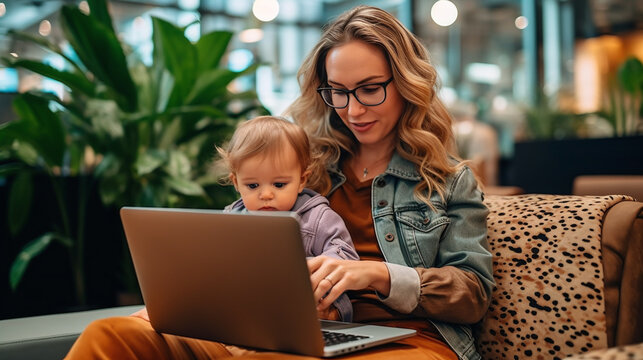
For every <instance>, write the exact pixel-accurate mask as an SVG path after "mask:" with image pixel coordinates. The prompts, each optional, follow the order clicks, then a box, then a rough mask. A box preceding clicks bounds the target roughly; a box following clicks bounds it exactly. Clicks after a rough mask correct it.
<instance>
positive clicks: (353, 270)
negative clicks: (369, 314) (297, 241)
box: [308, 256, 391, 312]
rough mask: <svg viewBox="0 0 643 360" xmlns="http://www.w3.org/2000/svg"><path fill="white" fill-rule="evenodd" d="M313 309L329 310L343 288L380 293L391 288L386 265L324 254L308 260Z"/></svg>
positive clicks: (385, 294) (384, 293)
mask: <svg viewBox="0 0 643 360" xmlns="http://www.w3.org/2000/svg"><path fill="white" fill-rule="evenodd" d="M308 271H309V272H310V282H311V283H312V286H313V292H314V296H315V301H317V303H318V305H317V311H318V312H323V311H326V310H327V309H329V307H330V305H331V304H332V303H333V301H335V300H337V298H338V297H339V296H340V295H341V294H342V293H343V292H344V291H346V290H362V289H367V288H368V289H373V290H376V291H377V292H379V293H380V294H382V295H384V296H388V294H389V291H390V290H391V279H390V277H389V273H388V268H387V267H386V265H385V264H384V263H383V262H380V261H366V260H339V259H334V258H330V257H327V256H317V257H314V258H309V259H308Z"/></svg>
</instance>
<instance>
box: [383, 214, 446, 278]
mask: <svg viewBox="0 0 643 360" xmlns="http://www.w3.org/2000/svg"><path fill="white" fill-rule="evenodd" d="M438 211H439V210H438ZM395 218H396V220H397V223H398V224H399V232H400V236H401V237H402V240H403V241H402V243H403V244H404V246H405V247H406V255H407V256H408V258H409V260H410V261H411V264H410V265H412V266H414V267H425V268H428V267H431V266H433V264H434V262H435V257H436V255H437V251H438V246H439V244H440V238H441V237H442V233H443V232H444V230H445V229H446V228H447V226H448V225H449V223H450V220H449V218H448V217H447V216H446V215H443V213H442V212H441V211H439V212H438V213H436V212H433V211H431V209H430V208H429V207H428V206H426V205H424V204H420V205H417V206H413V207H405V208H400V209H397V210H396V212H395Z"/></svg>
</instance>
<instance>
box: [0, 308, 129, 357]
mask: <svg viewBox="0 0 643 360" xmlns="http://www.w3.org/2000/svg"><path fill="white" fill-rule="evenodd" d="M141 307H142V305H135V306H121V307H115V308H108V309H100V310H90V311H79V312H74V313H65V314H55V315H43V316H32V317H25V318H17V319H8V320H0V359H21V360H22V359H24V360H32V359H33V360H39V359H62V358H63V357H64V356H65V355H66V354H67V352H68V351H69V349H70V348H71V345H72V344H73V343H74V341H76V338H78V335H80V333H81V332H82V331H83V330H84V329H85V327H86V326H87V325H88V324H89V323H90V322H92V321H94V320H97V319H102V318H106V317H111V316H127V315H130V314H132V313H133V312H135V311H137V310H139V309H141Z"/></svg>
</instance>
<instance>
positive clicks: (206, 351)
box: [65, 316, 457, 360]
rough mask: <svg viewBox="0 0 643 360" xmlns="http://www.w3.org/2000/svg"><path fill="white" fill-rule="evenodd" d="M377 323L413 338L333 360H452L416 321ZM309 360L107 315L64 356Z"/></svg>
mask: <svg viewBox="0 0 643 360" xmlns="http://www.w3.org/2000/svg"><path fill="white" fill-rule="evenodd" d="M382 325H389V326H396V325H397V326H402V327H407V328H415V329H416V330H417V331H418V334H417V335H416V336H413V337H410V338H406V339H403V340H400V341H397V342H394V343H390V344H386V345H381V346H378V347H375V348H373V349H367V350H364V351H360V352H357V353H354V354H350V355H345V356H340V357H336V358H335V359H351V360H367V359H368V360H384V359H386V360H388V359H431V360H457V356H456V354H455V353H454V352H453V351H452V350H451V349H450V348H449V346H448V345H447V344H445V343H444V342H443V341H442V339H440V338H439V336H438V335H437V334H436V333H435V332H434V330H432V329H431V328H429V327H428V326H424V325H421V324H420V322H417V321H415V322H411V323H409V322H405V321H388V322H386V323H382ZM232 358H234V359H244V360H245V359H292V360H304V359H313V358H311V357H308V356H299V355H291V354H285V353H277V352H272V351H254V350H247V349H243V348H240V347H236V346H230V345H224V344H221V343H217V342H212V341H206V340H199V339H192V338H186V337H182V336H176V335H168V334H162V333H158V332H156V331H154V329H153V328H152V326H151V325H150V323H149V322H148V321H145V320H143V319H141V318H138V317H133V316H127V317H112V318H107V319H102V320H97V321H94V322H92V323H91V324H89V325H88V326H87V328H86V329H85V331H83V333H82V334H81V335H80V337H79V338H78V339H77V340H76V342H75V343H74V345H73V346H72V348H71V350H70V351H69V353H68V354H67V356H66V357H65V359H67V360H73V359H83V360H87V359H157V360H162V359H168V360H169V359H181V360H182V359H232Z"/></svg>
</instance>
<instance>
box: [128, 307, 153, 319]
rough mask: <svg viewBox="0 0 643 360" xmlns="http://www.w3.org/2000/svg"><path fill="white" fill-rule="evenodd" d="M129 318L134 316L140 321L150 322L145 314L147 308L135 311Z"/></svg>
mask: <svg viewBox="0 0 643 360" xmlns="http://www.w3.org/2000/svg"><path fill="white" fill-rule="evenodd" d="M130 316H134V317H137V318H141V319H143V320H145V321H150V316H149V315H148V314H147V308H146V307H144V308H142V309H141V310H139V311H137V312H135V313H133V314H132V315H130Z"/></svg>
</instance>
